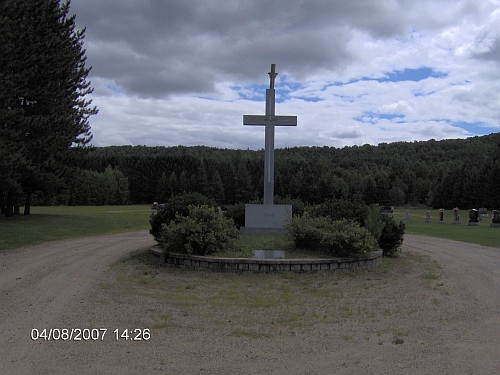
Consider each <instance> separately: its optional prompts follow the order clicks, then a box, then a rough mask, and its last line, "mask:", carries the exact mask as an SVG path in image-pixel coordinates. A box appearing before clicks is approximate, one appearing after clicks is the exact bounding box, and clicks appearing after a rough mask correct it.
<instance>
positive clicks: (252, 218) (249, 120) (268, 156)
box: [241, 64, 297, 233]
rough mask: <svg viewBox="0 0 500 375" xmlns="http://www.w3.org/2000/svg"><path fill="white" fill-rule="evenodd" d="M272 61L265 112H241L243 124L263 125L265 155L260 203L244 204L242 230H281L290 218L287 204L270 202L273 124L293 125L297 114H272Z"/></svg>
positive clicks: (274, 74)
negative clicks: (262, 197)
mask: <svg viewBox="0 0 500 375" xmlns="http://www.w3.org/2000/svg"><path fill="white" fill-rule="evenodd" d="M277 75H278V73H276V64H271V71H270V72H269V78H270V81H271V82H270V85H269V89H266V114H265V115H264V116H262V115H244V116H243V125H260V126H265V129H266V137H265V158H264V204H246V205H245V227H244V228H241V229H242V230H241V231H242V232H243V233H266V232H267V233H272V232H282V231H283V227H284V225H285V224H286V222H287V221H288V220H290V219H291V217H292V206H291V205H275V204H274V127H275V126H297V116H276V115H275V90H274V80H275V78H276V76H277Z"/></svg>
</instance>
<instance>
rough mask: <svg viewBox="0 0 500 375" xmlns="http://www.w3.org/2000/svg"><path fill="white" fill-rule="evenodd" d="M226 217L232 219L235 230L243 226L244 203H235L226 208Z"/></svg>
mask: <svg viewBox="0 0 500 375" xmlns="http://www.w3.org/2000/svg"><path fill="white" fill-rule="evenodd" d="M226 217H227V218H228V219H233V221H234V224H235V225H236V228H238V229H240V228H241V227H244V226H245V203H236V204H231V205H229V206H227V211H226Z"/></svg>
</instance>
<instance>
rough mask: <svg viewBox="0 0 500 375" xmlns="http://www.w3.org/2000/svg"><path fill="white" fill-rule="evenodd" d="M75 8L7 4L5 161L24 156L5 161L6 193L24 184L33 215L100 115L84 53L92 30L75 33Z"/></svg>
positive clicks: (3, 25) (3, 35)
mask: <svg viewBox="0 0 500 375" xmlns="http://www.w3.org/2000/svg"><path fill="white" fill-rule="evenodd" d="M69 6H70V3H69V1H67V2H66V3H64V4H60V2H59V0H2V1H0V45H1V46H2V53H1V54H0V82H1V85H0V145H1V146H0V148H1V150H0V155H3V154H4V153H9V154H10V152H11V151H12V150H17V153H19V154H20V155H19V159H18V160H19V162H18V163H17V164H13V163H12V162H11V161H9V160H7V161H6V160H5V159H4V160H3V162H2V166H0V173H1V174H2V175H0V180H1V181H2V182H1V186H0V190H4V192H6V193H7V196H8V197H11V196H13V195H15V193H16V191H18V190H16V188H17V187H19V186H21V187H22V190H23V192H24V194H25V197H26V204H25V211H24V213H25V214H29V213H30V200H31V199H30V198H31V194H32V192H34V190H36V189H40V188H43V184H42V182H43V180H44V179H45V176H46V175H47V174H52V175H55V176H58V177H61V176H62V175H63V173H64V170H63V169H62V165H63V163H62V161H63V160H64V154H65V152H67V151H68V149H69V148H70V147H72V146H83V145H85V144H87V143H88V142H89V141H90V140H91V138H92V136H91V133H90V125H89V122H88V119H89V116H91V115H93V114H96V113H97V109H96V108H95V107H91V106H90V105H91V100H87V99H86V96H87V95H88V94H90V93H91V92H92V91H93V89H92V88H91V87H90V82H89V81H87V75H88V73H89V70H90V69H87V68H85V61H86V56H85V50H83V48H82V47H83V39H84V33H85V30H80V31H76V30H75V16H74V15H73V16H71V17H68V12H69ZM3 164H7V165H3ZM6 181H7V182H6ZM9 181H10V182H9ZM9 199H11V198H9ZM7 214H9V212H7Z"/></svg>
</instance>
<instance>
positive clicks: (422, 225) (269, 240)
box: [0, 205, 500, 258]
mask: <svg viewBox="0 0 500 375" xmlns="http://www.w3.org/2000/svg"><path fill="white" fill-rule="evenodd" d="M31 212H32V214H31V215H29V216H23V215H21V216H17V217H13V218H5V217H3V216H0V251H4V250H8V249H15V248H19V247H23V246H29V245H35V244H39V243H42V242H47V241H54V240H61V239H68V238H75V237H89V236H98V235H103V234H112V233H123V232H130V231H135V230H147V229H149V216H150V214H151V213H150V209H149V206H148V205H132V206H100V207H95V206H92V207H89V206H81V207H67V206H57V207H36V206H35V207H32V210H31ZM426 212H427V211H426V210H410V220H405V213H406V210H405V209H398V210H395V213H394V218H395V219H396V220H397V221H399V220H403V221H404V223H405V224H406V233H407V234H416V235H421V236H430V237H440V238H446V239H450V240H456V241H462V242H471V243H476V244H480V245H483V246H491V247H500V228H491V227H490V223H491V212H490V217H488V218H483V221H482V222H481V225H479V226H475V227H469V226H468V225H467V222H468V211H467V210H462V211H461V212H460V216H461V221H462V224H460V225H455V224H452V221H453V211H451V210H447V211H445V214H444V221H445V223H444V224H439V223H438V217H439V211H438V210H431V219H432V222H430V223H426V222H425V214H426ZM237 245H238V248H239V249H238V251H236V252H234V253H233V254H221V255H224V256H233V257H235V256H251V255H249V254H251V250H255V249H260V250H288V251H287V253H286V254H287V255H286V256H287V258H289V257H292V258H297V257H303V254H299V253H297V254H295V253H294V252H292V251H291V244H290V243H289V241H288V240H287V238H286V236H283V235H252V236H249V235H242V236H241V237H240V240H239V241H238V243H237Z"/></svg>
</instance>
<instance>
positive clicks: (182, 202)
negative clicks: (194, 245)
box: [149, 193, 217, 241]
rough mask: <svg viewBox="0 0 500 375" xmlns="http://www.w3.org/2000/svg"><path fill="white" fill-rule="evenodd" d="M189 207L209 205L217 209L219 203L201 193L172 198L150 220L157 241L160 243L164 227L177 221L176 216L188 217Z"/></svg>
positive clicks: (150, 231)
mask: <svg viewBox="0 0 500 375" xmlns="http://www.w3.org/2000/svg"><path fill="white" fill-rule="evenodd" d="M189 205H207V206H210V207H216V206H217V203H215V201H214V200H213V199H210V198H207V197H205V196H204V195H201V194H199V193H186V194H182V195H176V196H173V197H171V198H170V199H169V200H168V201H167V202H166V203H165V205H164V207H163V208H161V209H160V210H158V211H157V212H156V213H152V214H151V217H150V218H149V223H150V224H151V229H150V230H149V233H151V234H152V235H153V237H154V239H155V240H156V241H159V239H160V235H161V229H162V226H163V225H168V224H169V223H170V222H171V221H172V220H174V219H175V217H176V215H177V214H179V215H181V216H187V215H188V212H189Z"/></svg>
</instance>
